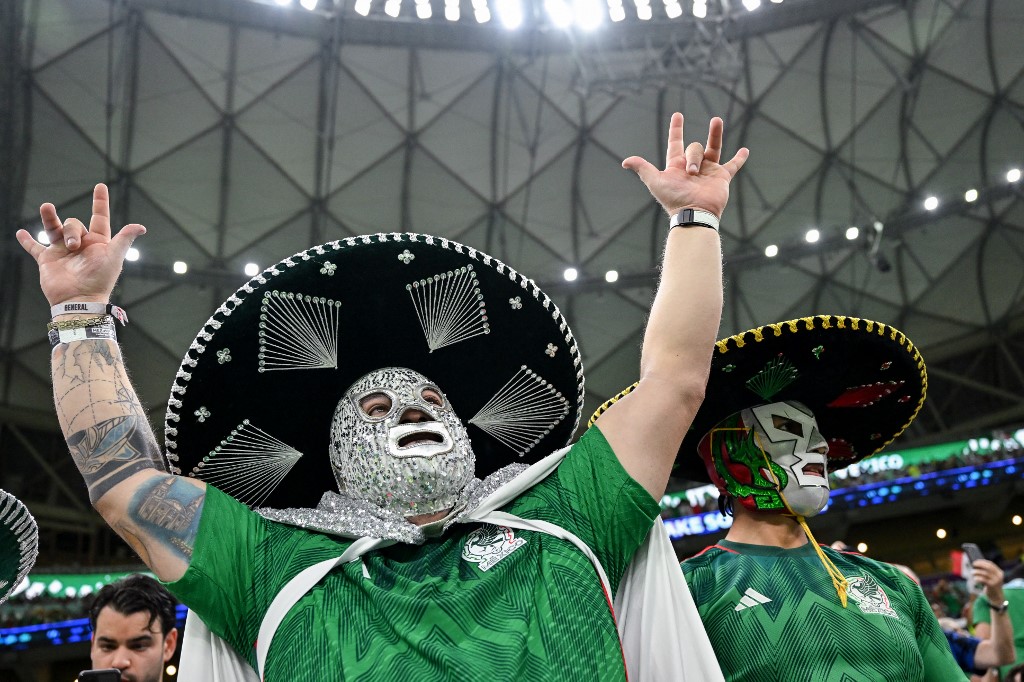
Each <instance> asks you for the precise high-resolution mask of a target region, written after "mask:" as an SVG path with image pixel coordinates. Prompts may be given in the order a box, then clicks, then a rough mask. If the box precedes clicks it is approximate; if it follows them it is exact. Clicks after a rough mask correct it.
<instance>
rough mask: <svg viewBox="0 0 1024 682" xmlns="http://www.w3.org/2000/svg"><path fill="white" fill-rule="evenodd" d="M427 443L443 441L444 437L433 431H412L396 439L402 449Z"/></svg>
mask: <svg viewBox="0 0 1024 682" xmlns="http://www.w3.org/2000/svg"><path fill="white" fill-rule="evenodd" d="M428 443H444V437H443V436H442V435H441V434H439V433H435V432H434V431H414V432H413V433H410V434H408V435H405V436H402V437H401V438H399V439H398V447H399V448H400V449H403V450H404V449H405V448H410V447H416V446H417V445H425V444H428Z"/></svg>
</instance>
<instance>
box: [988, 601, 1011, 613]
mask: <svg viewBox="0 0 1024 682" xmlns="http://www.w3.org/2000/svg"><path fill="white" fill-rule="evenodd" d="M988 608H989V610H990V611H992V613H1006V611H1007V609H1009V608H1010V600H1009V599H1004V600H1003V603H1002V604H1000V605H999V606H996V605H995V604H989V607H988Z"/></svg>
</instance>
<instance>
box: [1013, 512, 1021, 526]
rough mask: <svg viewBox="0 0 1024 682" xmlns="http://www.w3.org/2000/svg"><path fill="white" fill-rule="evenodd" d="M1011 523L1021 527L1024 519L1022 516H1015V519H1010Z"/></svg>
mask: <svg viewBox="0 0 1024 682" xmlns="http://www.w3.org/2000/svg"><path fill="white" fill-rule="evenodd" d="M1010 523H1012V524H1013V525H1015V526H1019V525H1020V524H1022V523H1024V519H1022V518H1021V517H1020V514H1014V515H1013V518H1012V519H1010Z"/></svg>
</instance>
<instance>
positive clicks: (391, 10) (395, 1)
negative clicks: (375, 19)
mask: <svg viewBox="0 0 1024 682" xmlns="http://www.w3.org/2000/svg"><path fill="white" fill-rule="evenodd" d="M401 11H402V0H388V1H387V2H385V3H384V14H386V15H388V16H389V17H394V18H397V17H398V15H399V13H400V12H401Z"/></svg>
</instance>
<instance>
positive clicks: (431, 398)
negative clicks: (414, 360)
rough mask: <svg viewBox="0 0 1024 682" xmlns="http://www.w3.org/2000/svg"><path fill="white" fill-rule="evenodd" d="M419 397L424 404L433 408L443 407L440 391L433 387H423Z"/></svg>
mask: <svg viewBox="0 0 1024 682" xmlns="http://www.w3.org/2000/svg"><path fill="white" fill-rule="evenodd" d="M420 397H422V398H423V400H424V402H426V403H428V404H430V405H433V406H435V407H444V395H443V394H442V393H441V391H440V389H437V388H435V387H433V386H424V387H423V388H422V389H421V390H420Z"/></svg>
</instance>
